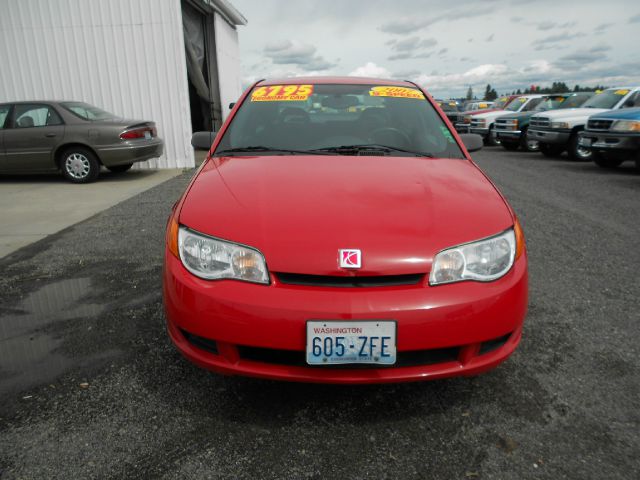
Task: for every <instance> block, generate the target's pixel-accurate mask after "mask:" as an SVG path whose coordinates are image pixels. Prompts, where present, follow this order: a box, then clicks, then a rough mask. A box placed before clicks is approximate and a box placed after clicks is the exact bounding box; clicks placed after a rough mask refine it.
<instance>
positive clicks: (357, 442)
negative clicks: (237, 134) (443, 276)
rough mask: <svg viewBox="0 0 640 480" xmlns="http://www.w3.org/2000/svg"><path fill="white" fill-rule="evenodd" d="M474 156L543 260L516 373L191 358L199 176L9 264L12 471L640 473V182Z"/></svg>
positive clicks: (2, 266) (1, 462) (537, 160)
mask: <svg viewBox="0 0 640 480" xmlns="http://www.w3.org/2000/svg"><path fill="white" fill-rule="evenodd" d="M474 158H475V159H476V161H477V162H478V163H479V164H480V165H481V167H482V168H483V169H485V171H486V172H487V173H488V174H489V176H490V177H491V178H492V179H493V180H494V181H495V183H496V184H497V185H498V186H499V188H500V189H501V191H502V192H503V193H504V194H505V195H506V197H507V198H508V199H509V201H510V203H511V205H513V207H514V208H515V210H516V212H517V213H518V215H519V217H520V220H521V223H522V225H523V227H524V230H525V234H526V236H527V243H528V249H529V261H530V306H529V315H528V318H527V320H526V322H525V330H524V335H523V340H522V343H521V345H520V347H519V349H518V350H517V351H516V353H515V354H514V356H513V357H512V358H510V359H509V360H508V361H507V362H506V363H505V364H503V365H502V366H500V367H498V369H496V370H494V371H492V372H490V373H488V374H485V375H483V376H479V377H476V378H458V379H451V380H443V381H435V382H427V383H419V384H403V385H385V386H359V387H355V386H352V387H350V386H322V385H305V384H287V383H274V382H267V381H260V380H253V379H244V378H228V377H221V376H218V375H215V374H211V373H209V372H206V371H203V370H200V369H198V368H197V367H195V366H193V365H191V364H190V363H188V362H187V361H186V360H184V359H182V358H181V357H180V356H179V355H178V354H177V353H176V351H175V350H174V348H173V347H172V345H171V344H170V342H169V340H168V338H167V336H166V334H165V331H164V318H163V311H162V301H161V290H160V273H161V262H162V253H163V229H164V225H165V221H166V217H167V215H168V213H169V210H170V207H171V205H172V204H173V202H174V201H175V200H176V199H177V197H178V196H179V195H180V193H181V192H182V190H183V189H184V187H185V185H186V184H187V182H188V180H189V174H186V175H183V176H180V177H177V178H174V179H172V180H169V181H167V182H165V183H163V184H162V185H159V186H157V187H155V188H152V189H150V190H148V191H146V192H144V193H142V194H140V195H137V196H135V197H133V198H130V199H128V200H126V201H124V202H122V203H120V204H118V205H116V206H114V207H112V208H110V209H108V210H106V211H104V212H102V213H100V214H98V215H96V216H94V217H92V218H90V219H89V220H86V221H84V222H82V223H81V224H78V225H75V226H72V227H70V228H67V229H65V230H63V231H61V232H59V233H57V234H55V235H51V236H49V237H47V238H46V239H44V240H42V241H39V242H37V243H35V244H33V245H30V246H27V247H25V248H23V249H21V250H18V251H17V252H15V253H14V254H13V255H11V256H10V257H7V258H5V259H3V260H0V270H1V271H2V272H3V275H2V277H1V278H0V305H1V307H0V417H1V418H0V472H2V473H0V478H2V479H3V480H4V479H5V478H100V479H107V478H162V479H170V478H212V479H218V478H220V479H222V478H237V479H240V478H247V479H249V478H251V479H253V478H290V479H298V478H381V479H382V478H402V479H414V478H415V479H418V478H420V479H440V478H442V479H468V478H472V479H473V478H480V479H537V478H544V479H610V480H613V479H625V480H627V479H632V478H639V477H640V457H639V455H638V452H640V433H639V432H640V421H639V420H640V413H639V412H640V375H639V374H638V372H639V366H640V360H639V358H640V356H639V343H638V338H639V333H640V309H639V308H638V292H640V276H639V275H638V266H639V265H640V249H638V239H639V238H640V224H639V222H638V211H639V206H640V175H638V174H636V173H635V172H634V171H633V169H632V165H631V164H629V165H625V166H624V167H623V168H620V169H619V170H616V171H604V170H602V169H600V168H598V167H596V166H595V165H594V164H592V163H574V162H570V161H568V160H566V159H553V160H552V159H547V158H545V157H543V156H541V155H538V154H524V153H511V152H506V151H505V150H503V149H502V148H485V149H483V150H482V151H480V152H477V153H475V154H474ZM425 161H429V160H425ZM451 221H456V220H455V219H451Z"/></svg>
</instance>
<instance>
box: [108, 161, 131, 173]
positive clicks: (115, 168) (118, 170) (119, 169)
mask: <svg viewBox="0 0 640 480" xmlns="http://www.w3.org/2000/svg"><path fill="white" fill-rule="evenodd" d="M132 166H133V163H127V164H125V165H113V166H112V167H107V169H108V170H109V171H110V172H113V173H122V172H126V171H127V170H129V169H130V168H131V167H132Z"/></svg>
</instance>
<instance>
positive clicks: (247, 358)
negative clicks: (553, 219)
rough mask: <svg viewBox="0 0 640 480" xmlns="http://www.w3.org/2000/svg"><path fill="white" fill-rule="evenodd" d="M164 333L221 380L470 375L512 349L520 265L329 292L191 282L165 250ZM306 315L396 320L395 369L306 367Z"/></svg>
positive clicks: (521, 303)
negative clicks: (468, 276) (486, 275)
mask: <svg viewBox="0 0 640 480" xmlns="http://www.w3.org/2000/svg"><path fill="white" fill-rule="evenodd" d="M165 255H166V256H165V265H164V273H163V289H164V301H165V311H166V316H167V327H168V331H169V335H170V337H171V339H172V341H173V343H174V344H175V345H176V347H177V348H178V350H179V351H180V352H181V353H182V354H183V355H184V356H185V357H186V358H188V359H189V360H191V361H192V362H194V363H196V364H197V365H199V366H201V367H204V368H207V369H209V370H213V371H216V372H219V373H223V374H229V375H233V374H238V375H247V376H254V377H262V378H270V379H278V380H291V381H302V382H324V383H379V382H405V381H417V380H427V379H434V378H441V377H449V376H456V375H474V374H478V373H481V372H483V371H485V370H488V369H491V368H493V367H495V366H496V365H498V364H499V363H500V362H502V361H504V360H505V359H506V358H507V357H508V356H509V355H511V353H512V352H513V351H514V350H515V348H516V346H517V345H518V343H519V341H520V337H521V332H522V323H523V321H524V317H525V314H526V309H527V267H526V259H525V256H523V257H521V258H520V259H519V260H518V261H517V262H516V264H515V265H514V267H513V268H512V269H511V271H510V272H509V273H508V274H507V275H505V276H504V277H503V278H501V279H500V280H497V281H495V282H490V283H478V282H461V283H457V284H451V285H442V286H437V287H430V286H428V284H427V283H426V279H425V280H424V282H422V283H421V284H418V285H412V286H398V287H369V288H335V287H309V286H298V285H283V284H279V283H277V281H276V279H275V278H274V281H273V283H272V284H271V285H268V286H267V285H256V284H250V283H246V282H239V281H234V280H223V281H205V280H201V279H199V278H197V277H194V276H193V275H191V274H190V273H189V272H187V271H186V270H185V269H184V267H183V266H182V264H181V262H180V260H178V259H177V258H175V257H174V256H173V255H172V254H171V253H169V252H166V254H165ZM310 319H327V320H329V319H339V320H343V321H344V320H353V321H358V320H365V319H368V320H371V319H391V320H395V321H397V326H398V327H397V350H398V360H397V363H396V365H393V366H377V365H376V366H373V367H365V368H363V366H361V365H357V366H350V365H344V366H341V367H324V366H321V367H318V366H309V365H307V364H306V361H305V345H306V337H305V335H306V333H305V332H306V329H305V325H306V321H307V320H310Z"/></svg>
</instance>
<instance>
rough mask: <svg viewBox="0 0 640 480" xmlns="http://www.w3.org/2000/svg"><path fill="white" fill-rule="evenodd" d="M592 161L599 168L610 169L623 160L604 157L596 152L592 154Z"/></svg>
mask: <svg viewBox="0 0 640 480" xmlns="http://www.w3.org/2000/svg"><path fill="white" fill-rule="evenodd" d="M593 161H594V162H595V164H596V165H598V166H599V167H600V168H607V169H610V170H611V169H614V168H618V167H619V166H620V165H621V164H622V162H623V160H618V159H615V158H606V157H603V156H602V155H600V154H597V153H594V154H593Z"/></svg>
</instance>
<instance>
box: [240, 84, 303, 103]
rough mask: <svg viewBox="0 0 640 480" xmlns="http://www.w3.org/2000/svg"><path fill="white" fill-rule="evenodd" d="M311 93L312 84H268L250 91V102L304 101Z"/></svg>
mask: <svg viewBox="0 0 640 480" xmlns="http://www.w3.org/2000/svg"><path fill="white" fill-rule="evenodd" d="M312 93H313V85H269V86H266V87H258V88H256V89H255V90H254V91H253V92H251V101H252V102H304V101H306V100H307V99H308V98H309V97H310V96H311V94H312Z"/></svg>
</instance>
